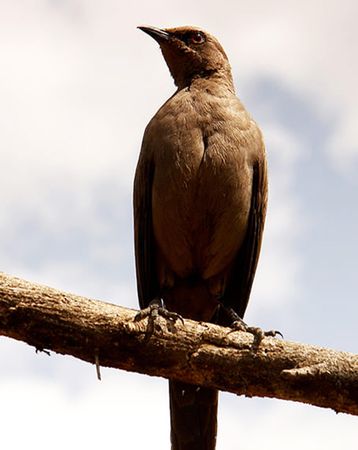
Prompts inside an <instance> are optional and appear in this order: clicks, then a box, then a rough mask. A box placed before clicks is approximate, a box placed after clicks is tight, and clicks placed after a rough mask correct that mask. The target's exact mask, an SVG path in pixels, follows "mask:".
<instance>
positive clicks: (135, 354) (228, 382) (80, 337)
mask: <svg viewBox="0 0 358 450" xmlns="http://www.w3.org/2000/svg"><path fill="white" fill-rule="evenodd" d="M135 315H136V311H135V310H131V309H127V308H123V307H120V306H116V305H113V304H110V303H105V302H102V301H98V300H92V299H88V298H85V297H80V296H77V295H73V294H69V293H66V292H61V291H59V290H56V289H53V288H50V287H46V286H41V285H38V284H34V283H30V282H28V281H25V280H21V279H18V278H15V277H11V276H8V275H6V274H2V273H0V335H4V336H8V337H11V338H14V339H17V340H20V341H24V342H27V343H28V344H30V345H32V346H34V347H35V348H36V349H39V350H45V349H46V350H53V351H54V352H57V353H61V354H64V355H65V354H66V355H72V356H74V357H76V358H80V359H82V360H84V361H88V362H90V363H93V364H96V363H97V364H99V365H101V366H105V367H113V368H117V369H124V370H128V371H132V372H139V373H143V374H147V375H152V376H160V377H165V378H172V379H176V380H181V381H184V382H188V383H193V384H197V385H202V386H207V387H212V388H215V389H218V390H221V391H228V392H232V393H235V394H238V395H246V396H248V397H252V396H259V397H275V398H279V399H284V400H294V401H299V402H303V403H309V404H312V405H316V406H321V407H326V408H332V409H333V410H335V411H337V412H345V413H349V414H355V415H358V356H357V355H353V354H351V353H346V352H338V351H334V350H328V349H324V348H319V347H315V346H311V345H304V344H299V343H294V342H287V341H284V340H282V339H278V338H265V339H264V340H263V341H262V342H261V343H260V345H259V347H258V348H254V347H253V336H252V335H250V334H248V333H244V332H231V333H229V331H230V330H229V329H228V328H223V327H219V326H216V325H212V324H208V323H201V322H195V321H191V320H185V321H184V323H181V322H180V321H177V323H176V325H175V330H173V329H171V328H172V327H171V326H168V324H167V323H166V321H165V320H164V319H162V318H160V321H161V323H160V325H161V326H160V330H157V331H156V332H155V333H154V334H153V335H152V336H151V337H150V338H149V339H147V338H146V334H145V331H146V325H147V319H144V320H142V321H139V322H137V321H135V320H134V317H135Z"/></svg>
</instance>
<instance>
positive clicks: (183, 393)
mask: <svg viewBox="0 0 358 450" xmlns="http://www.w3.org/2000/svg"><path fill="white" fill-rule="evenodd" d="M169 396H170V422H171V441H172V450H215V444H216V428H217V408H218V391H215V390H213V389H208V388H203V387H199V386H193V385H191V384H186V383H181V382H179V381H171V380H170V381H169Z"/></svg>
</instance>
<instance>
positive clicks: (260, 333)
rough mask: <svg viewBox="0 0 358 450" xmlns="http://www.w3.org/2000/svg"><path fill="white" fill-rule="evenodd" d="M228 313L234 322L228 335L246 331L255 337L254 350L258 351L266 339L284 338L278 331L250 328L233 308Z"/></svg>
mask: <svg viewBox="0 0 358 450" xmlns="http://www.w3.org/2000/svg"><path fill="white" fill-rule="evenodd" d="M227 312H228V314H229V316H230V318H231V320H232V323H231V325H230V327H231V330H230V331H229V333H228V334H230V333H234V332H235V331H244V332H246V333H250V334H252V335H253V337H254V341H253V344H252V346H253V348H256V349H257V348H258V347H259V345H260V343H261V342H262V340H263V339H264V338H265V337H276V336H281V337H282V338H283V335H282V333H281V332H280V331H278V330H269V331H264V330H262V329H261V328H259V327H250V326H249V325H247V324H246V323H245V322H244V321H243V320H242V319H241V317H239V316H238V315H237V314H236V312H235V311H234V310H233V309H231V308H230V309H228V310H227Z"/></svg>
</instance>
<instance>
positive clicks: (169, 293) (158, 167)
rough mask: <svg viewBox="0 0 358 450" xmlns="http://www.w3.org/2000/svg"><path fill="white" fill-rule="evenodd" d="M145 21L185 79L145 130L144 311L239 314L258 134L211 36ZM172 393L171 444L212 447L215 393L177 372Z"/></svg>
mask: <svg viewBox="0 0 358 450" xmlns="http://www.w3.org/2000/svg"><path fill="white" fill-rule="evenodd" d="M138 28H139V29H140V30H142V31H143V32H145V33H146V34H148V35H149V36H151V37H152V38H154V40H155V41H157V43H158V44H159V47H160V49H161V51H162V54H163V57H164V59H165V62H166V64H167V66H168V68H169V71H170V73H171V75H172V77H173V79H174V83H175V85H176V87H177V89H176V91H175V92H174V94H173V95H172V96H171V97H170V98H169V99H168V100H167V101H166V102H165V103H164V104H163V105H162V106H161V107H160V109H159V110H158V112H157V113H156V114H155V115H154V117H153V118H152V119H151V120H150V122H149V123H148V125H147V127H146V129H145V132H144V136H143V141H142V146H141V150H140V154H139V159H138V163H137V168H136V172H135V178H134V190H133V209H134V241H135V260H136V276H137V290H138V297H139V304H140V307H141V309H142V311H145V313H139V318H140V319H141V318H143V317H144V316H145V314H147V313H148V315H149V316H151V317H152V316H153V315H154V316H156V315H157V314H158V311H159V313H161V314H162V315H164V316H165V317H168V318H169V319H172V320H174V321H175V320H176V319H177V318H178V317H180V318H188V319H192V320H196V321H206V322H214V323H218V324H221V325H224V324H227V321H228V320H229V319H228V317H229V318H234V319H235V318H236V319H237V320H238V321H239V322H240V321H241V320H242V318H243V317H244V313H245V310H246V307H247V304H248V300H249V296H250V292H251V287H252V283H253V280H254V276H255V271H256V267H257V263H258V258H259V254H260V248H261V243H262V235H263V229H264V222H265V216H266V209H267V193H268V187H267V186H268V185H267V163H266V152H265V145H264V141H263V137H262V133H261V131H260V129H259V127H258V125H257V124H256V122H255V121H254V120H253V119H252V117H251V115H250V114H249V113H248V112H247V111H246V109H245V107H244V106H243V104H242V103H241V101H240V100H239V98H238V97H237V96H236V94H235V88H234V83H233V77H232V71H231V66H230V63H229V60H228V57H227V55H226V53H225V51H224V49H223V47H222V46H221V44H220V43H219V41H218V40H217V39H216V38H215V37H214V36H212V35H211V34H209V33H208V32H206V31H204V30H202V29H201V28H198V27H193V26H181V27H175V28H156V27H152V26H139V27H138ZM149 70H150V69H149ZM152 322H153V321H152ZM152 322H151V323H152ZM148 326H149V325H148ZM151 327H152V329H151V332H153V324H152V325H151ZM169 396H170V417H171V419H170V424H171V449H172V450H214V449H215V447H216V434H217V406H218V392H217V391H215V390H214V389H211V388H207V387H199V386H193V385H190V384H187V383H183V382H179V381H175V380H169Z"/></svg>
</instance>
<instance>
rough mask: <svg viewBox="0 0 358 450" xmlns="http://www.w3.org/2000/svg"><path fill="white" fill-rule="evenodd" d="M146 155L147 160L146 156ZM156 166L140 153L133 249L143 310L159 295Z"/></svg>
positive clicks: (134, 202)
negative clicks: (154, 213)
mask: <svg viewBox="0 0 358 450" xmlns="http://www.w3.org/2000/svg"><path fill="white" fill-rule="evenodd" d="M144 155H145V156H144ZM153 176H154V162H153V161H152V160H151V158H150V157H148V156H147V153H146V152H143V151H142V152H141V155H140V157H139V161H138V165H137V169H136V174H135V179H134V192H133V206H134V208H133V209H134V247H135V259H136V272H137V289H138V297H139V304H140V306H141V308H145V307H146V306H148V304H149V302H150V301H151V300H153V298H155V297H156V296H157V295H158V291H159V289H158V281H157V277H156V276H155V245H154V235H153V226H152V185H153Z"/></svg>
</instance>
